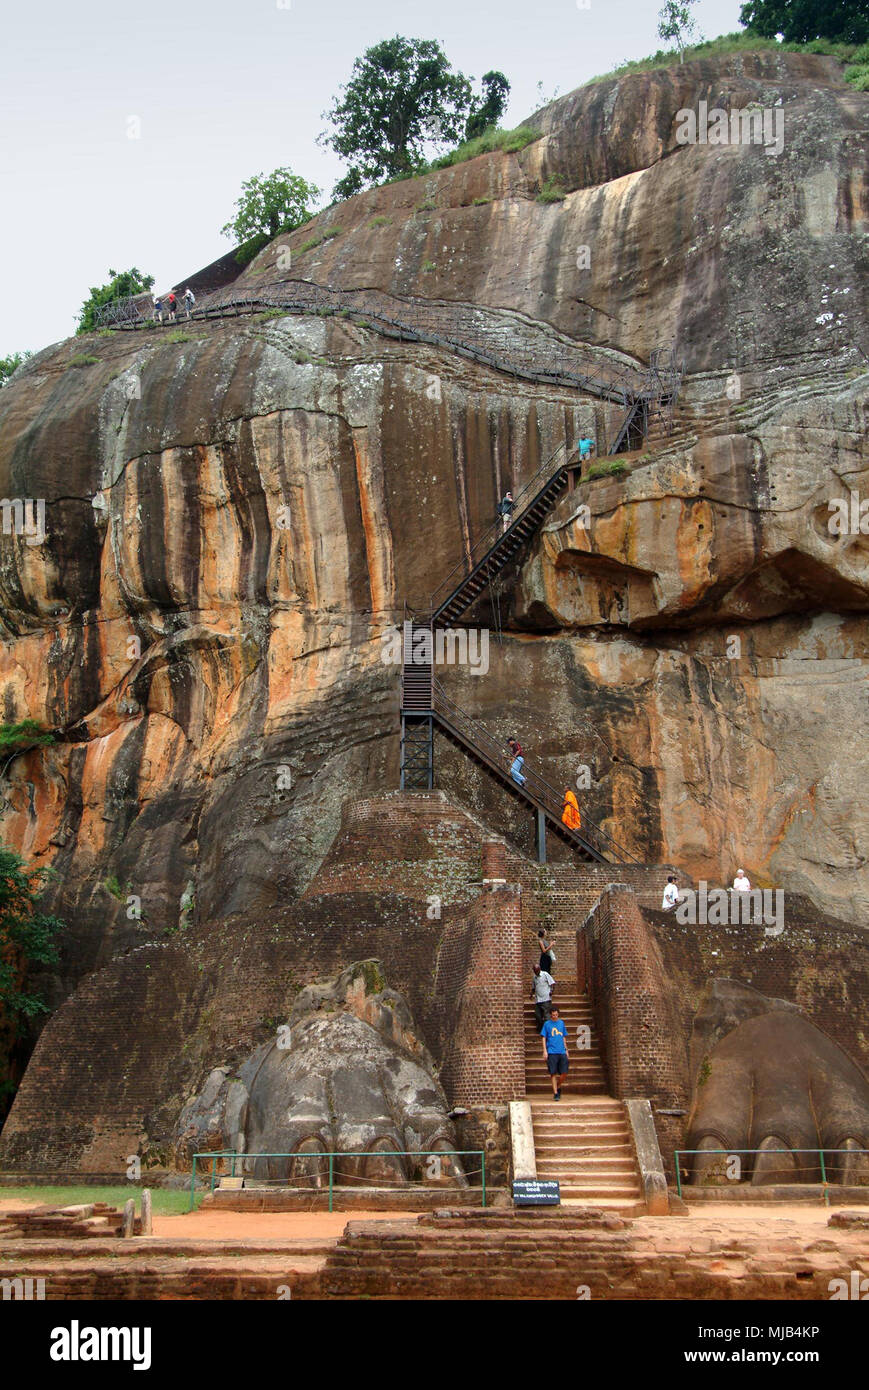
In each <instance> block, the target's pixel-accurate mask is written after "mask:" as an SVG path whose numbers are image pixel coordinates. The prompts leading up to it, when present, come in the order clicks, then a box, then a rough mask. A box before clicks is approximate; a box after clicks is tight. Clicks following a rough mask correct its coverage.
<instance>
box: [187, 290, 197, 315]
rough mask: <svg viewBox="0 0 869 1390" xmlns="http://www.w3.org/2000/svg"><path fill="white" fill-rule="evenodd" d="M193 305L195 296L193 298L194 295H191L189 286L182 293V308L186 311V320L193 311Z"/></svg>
mask: <svg viewBox="0 0 869 1390" xmlns="http://www.w3.org/2000/svg"><path fill="white" fill-rule="evenodd" d="M195 303H196V296H195V294H194V293H193V291H192V289H191V288H190V286H189V285H188V286H187V288H186V290H185V291H184V308H185V309H186V311H187V317H188V318H189V317H190V315H191V312H192V310H193V305H194V304H195Z"/></svg>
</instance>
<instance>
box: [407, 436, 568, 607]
mask: <svg viewBox="0 0 869 1390" xmlns="http://www.w3.org/2000/svg"><path fill="white" fill-rule="evenodd" d="M576 450H577V446H576V445H574V446H573V447H572V448H571V449H570V450H568V447H567V444H566V443H564V444H559V446H558V448H557V449H556V450H555V452H554V453H553V454H551V455H550V456H549V458H548V459H546V460H545V461H544V462H543V463H542V464H541V465H540V467H539V468H538V469H537V472H536V473H534V474H532V476H531V477H530V478H529V479H528V482H527V483H525V484H524V485H523V487H521V488H520V489H519V491H518V492H517V493H516V495H515V497H514V498H513V512H512V519H511V521H510V525H509V527H508V529H507V530H506V531H505V530H504V528H503V523H502V521H501V518H500V517H499V518H498V520H497V521H496V522H494V523H493V525H491V526H489V527H488V528H487V530H485V531H484V532H483V534H482V535H481V536H480V537H479V539H478V540H476V541H475V542H474V544H473V545H472V546H471V548H470V551H469V552H468V554H467V556H465V557H464V558H463V559H461V560H459V562H458V564H457V565H454V566H453V568H452V569H451V570H450V572H449V574H448V575H447V576H446V578H445V579H443V580H442V581H441V583H440V584H439V585H438V587H437V588H436V589H435V590H434V591H433V592H432V594H431V596H430V600H429V621H430V622H436V621H437V616H438V614H439V613H440V612H441V611H442V610H443V609H444V608H446V607H447V605H448V604H449V602H450V600H451V599H452V598H453V596H454V594H455V592H456V591H457V590H459V589H460V588H462V586H463V585H464V584H466V583H467V581H468V580H469V579H470V578H471V576H472V575H473V574H474V573H475V572H476V571H478V570H479V569H481V568H482V566H483V565H484V563H485V562H486V560H488V559H490V558H496V552H497V551H498V550H501V551H502V552H507V553H506V554H505V555H504V558H503V559H502V560H501V562H500V563H499V564H498V566H497V568H498V569H501V568H502V566H503V565H504V564H505V563H506V561H507V560H508V559H509V558H510V556H511V555H512V554H513V553H514V549H515V547H514V545H513V544H511V539H512V541H515V532H516V527H517V526H518V525H519V523H520V522H521V521H522V519H523V518H524V517H525V516H527V514H528V512H529V511H531V509H532V508H533V507H534V505H535V504H536V503H537V502H538V500H539V499H540V497H541V496H542V494H543V493H545V491H546V489H547V488H548V487H549V486H550V484H551V483H553V482H554V481H555V479H556V478H557V477H558V475H559V473H561V472H562V471H563V470H564V469H565V468H566V467H567V466H568V463H569V461H570V459H571V458H572V457H573V455H574V454H575V453H576Z"/></svg>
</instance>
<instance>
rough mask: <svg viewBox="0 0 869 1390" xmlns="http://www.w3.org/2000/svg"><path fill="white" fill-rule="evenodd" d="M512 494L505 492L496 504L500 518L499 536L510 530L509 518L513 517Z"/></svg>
mask: <svg viewBox="0 0 869 1390" xmlns="http://www.w3.org/2000/svg"><path fill="white" fill-rule="evenodd" d="M513 507H514V502H513V494H512V492H505V493H504V496H503V497H502V498H501V501H500V502H499V503H498V515H499V517H500V518H501V534H502V535H503V533H504V532H505V531H509V529H510V518H511V516H512V515H513Z"/></svg>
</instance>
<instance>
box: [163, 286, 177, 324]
mask: <svg viewBox="0 0 869 1390" xmlns="http://www.w3.org/2000/svg"><path fill="white" fill-rule="evenodd" d="M166 303H167V304H168V305H169V317H170V319H171V320H172V322H173V323H174V322H175V319H176V316H177V313H178V300H177V299H176V298H175V295H174V293H173V292H172V290H170V291H169V293H168V295H167V296H166Z"/></svg>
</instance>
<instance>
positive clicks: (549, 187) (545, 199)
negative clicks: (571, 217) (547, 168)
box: [537, 178, 567, 203]
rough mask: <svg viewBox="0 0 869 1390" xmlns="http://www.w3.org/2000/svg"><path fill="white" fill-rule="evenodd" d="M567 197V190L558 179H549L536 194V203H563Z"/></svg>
mask: <svg viewBox="0 0 869 1390" xmlns="http://www.w3.org/2000/svg"><path fill="white" fill-rule="evenodd" d="M566 197H567V189H566V188H565V187H564V184H563V183H562V182H561V180H560V179H557V178H549V179H547V180H546V182H545V184H544V185H543V187H542V188H541V190H540V192H539V193H538V194H537V201H538V203H563V202H564V200H565V198H566Z"/></svg>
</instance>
